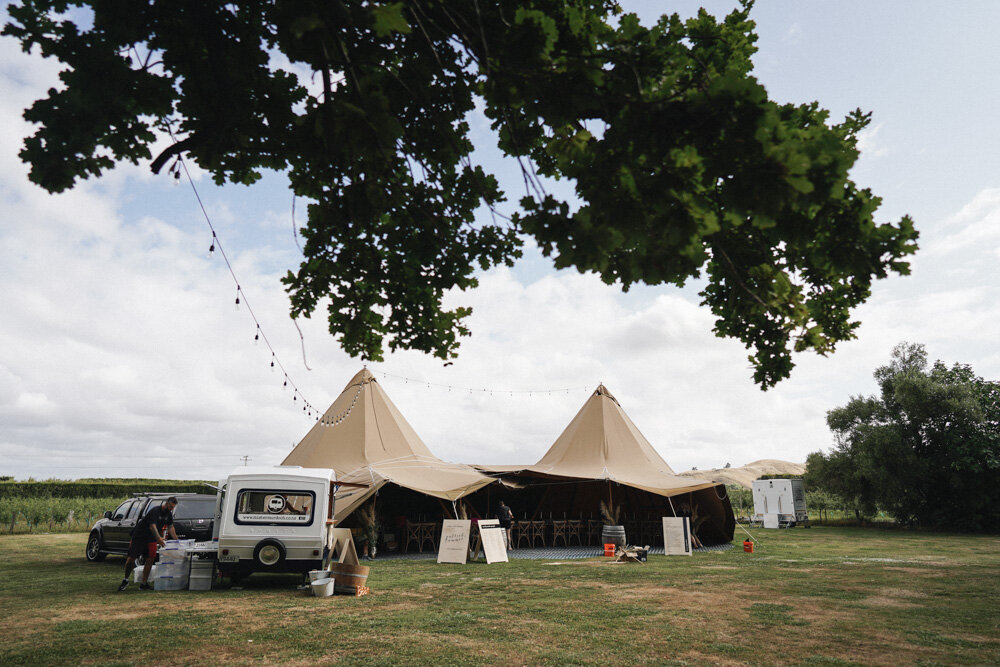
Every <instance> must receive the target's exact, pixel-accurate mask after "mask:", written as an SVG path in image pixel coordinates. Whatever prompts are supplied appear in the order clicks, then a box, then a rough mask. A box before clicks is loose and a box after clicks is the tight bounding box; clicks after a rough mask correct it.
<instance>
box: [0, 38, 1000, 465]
mask: <svg viewBox="0 0 1000 667" xmlns="http://www.w3.org/2000/svg"><path fill="white" fill-rule="evenodd" d="M794 28H795V26H792V29H790V34H791V32H793V29H794ZM56 71H57V70H56V68H55V66H54V65H53V64H52V63H46V62H43V61H41V60H40V59H38V58H31V57H27V56H24V55H23V54H20V53H19V52H18V51H17V49H16V43H15V42H13V41H12V40H0V91H3V94H2V95H0V118H2V119H3V120H4V121H5V122H3V123H0V220H3V225H0V271H2V280H3V282H2V289H0V314H2V319H0V350H3V351H4V354H3V355H0V474H12V473H13V474H17V475H19V476H26V475H29V474H31V475H35V476H42V477H45V476H50V475H55V476H63V477H82V476H97V475H136V476H138V475H157V476H169V475H175V474H177V475H180V476H192V477H205V476H208V477H217V476H220V475H223V474H224V473H225V472H226V470H227V469H228V468H229V467H231V466H232V465H235V464H236V463H237V462H238V460H239V459H238V457H239V456H241V455H244V454H247V455H250V456H251V457H252V458H253V460H254V461H255V462H258V463H276V462H278V461H280V460H281V459H282V458H283V457H284V455H285V454H286V453H287V452H288V451H289V450H290V449H291V447H292V446H293V444H294V443H295V442H297V441H298V440H299V439H300V438H301V437H302V436H303V435H304V434H305V432H306V431H307V430H308V428H309V426H310V425H311V423H310V421H309V420H307V419H305V418H303V416H302V415H301V410H300V405H301V403H300V401H294V402H293V401H292V398H291V397H292V394H291V391H290V390H287V389H286V390H283V389H282V388H281V384H282V380H283V375H282V373H281V372H280V371H272V370H271V369H270V366H269V364H270V361H271V358H270V353H269V352H268V351H267V349H266V347H265V346H264V345H263V344H261V343H258V344H257V345H256V346H255V345H254V344H253V335H254V333H255V331H254V325H253V322H252V320H251V319H250V317H249V315H248V313H247V309H246V303H244V305H243V307H242V308H241V310H240V311H238V312H237V311H236V310H235V308H234V303H233V297H234V296H235V288H234V286H233V284H232V280H231V278H230V277H229V275H228V271H227V270H226V269H225V267H224V266H223V265H222V261H221V258H220V257H218V256H216V257H215V258H213V259H209V258H207V257H206V256H205V250H206V249H207V240H208V238H209V232H207V231H206V229H205V227H204V226H203V225H202V221H201V220H200V218H199V217H198V216H200V212H199V211H198V210H197V204H196V203H195V202H194V201H193V196H192V195H191V193H190V191H189V189H188V188H187V186H186V185H184V186H183V187H179V188H169V187H167V186H166V181H167V179H165V178H162V177H161V178H158V179H153V178H151V177H150V176H149V175H148V171H147V169H146V168H145V167H144V166H137V167H132V166H128V167H121V168H119V169H116V170H115V171H114V172H112V174H110V176H109V177H108V178H106V179H102V180H101V181H96V182H84V183H82V184H80V186H79V187H77V188H76V189H74V190H72V191H70V192H67V193H64V194H60V195H49V194H47V193H45V192H44V191H42V190H41V189H39V188H37V187H34V186H32V185H30V184H28V182H27V179H26V174H27V168H26V167H25V166H24V165H23V164H22V163H21V162H20V160H19V159H18V158H17V156H16V154H17V151H18V150H19V148H20V143H21V140H22V137H23V136H24V135H25V134H27V133H29V132H30V131H31V128H30V127H29V126H28V124H27V123H25V122H24V121H23V120H20V113H21V110H22V109H23V107H24V106H25V105H27V104H30V102H31V100H33V99H34V98H35V97H37V96H38V95H40V94H42V93H44V90H45V87H46V86H49V85H52V84H53V82H54V81H55V72H56ZM893 126H894V127H895V125H893ZM880 127H881V126H876V127H874V128H872V129H871V130H869V131H867V132H866V133H864V134H863V135H862V137H861V140H862V148H863V150H865V151H866V155H874V156H878V155H886V154H890V153H892V154H895V153H897V152H898V147H894V146H892V145H891V144H890V143H889V142H888V139H885V138H883V137H881V136H880V135H878V132H879V129H880ZM882 142H885V143H884V144H883V143H882ZM873 169H874V167H873ZM195 178H196V179H198V183H199V189H200V191H201V192H202V195H203V197H204V198H205V199H206V206H207V207H208V208H209V212H210V214H211V215H212V217H213V220H215V221H216V222H217V223H218V226H219V227H220V229H221V232H220V238H221V240H222V242H223V243H224V244H225V247H226V250H227V253H229V254H230V258H231V260H232V261H233V264H234V267H235V270H236V272H237V275H238V276H239V279H240V282H241V286H242V288H243V290H244V295H245V296H244V300H245V301H247V300H249V302H250V304H251V305H252V306H253V308H254V310H255V312H257V313H258V315H259V316H260V318H261V324H262V326H263V327H264V331H265V333H266V335H267V336H268V337H269V339H270V340H271V341H272V343H273V344H274V345H275V349H276V351H277V352H278V359H279V360H280V361H281V362H282V363H284V364H285V366H286V368H287V369H288V371H289V374H290V375H291V377H292V379H293V381H294V382H296V383H297V384H298V385H299V388H300V389H301V391H302V392H303V393H304V394H305V395H306V396H307V397H308V398H309V400H310V401H312V403H313V404H314V405H316V406H317V407H319V408H321V409H322V408H325V407H326V406H327V405H328V404H329V403H330V402H331V401H332V400H333V399H334V398H335V397H336V395H337V393H338V392H339V391H340V390H341V388H342V387H343V386H344V384H345V383H346V382H347V380H348V379H349V378H350V377H351V376H352V375H353V374H354V373H355V372H356V371H357V370H358V368H359V367H360V363H359V362H356V361H353V360H350V359H348V358H346V356H345V355H344V354H343V353H342V352H341V351H340V350H339V348H338V347H337V345H336V344H335V342H334V341H333V340H332V338H331V337H330V336H329V334H328V333H327V332H326V324H325V321H324V317H323V313H318V314H317V315H316V317H315V318H313V319H310V320H303V321H302V322H301V326H302V329H303V332H304V334H305V341H306V355H307V356H308V359H309V363H310V366H312V367H313V368H315V369H316V370H314V371H312V372H309V371H306V370H305V368H304V364H303V361H302V351H301V349H300V346H299V338H298V334H297V332H296V330H295V328H294V326H293V325H292V324H291V323H290V322H288V320H287V317H286V315H287V312H288V303H287V297H286V295H285V293H284V291H283V289H282V286H281V285H280V283H279V282H278V274H279V270H278V269H279V267H282V266H284V267H288V266H292V265H293V263H294V262H295V251H294V246H293V244H292V241H291V239H290V232H289V231H288V228H289V226H290V223H289V221H288V220H289V219H288V217H287V213H286V211H287V208H288V205H289V198H288V197H287V196H285V195H282V196H281V199H280V201H276V202H271V203H263V204H262V205H260V206H257V207H255V208H256V210H255V211H253V212H252V214H251V215H247V214H246V213H245V210H244V209H245V207H243V208H241V207H240V206H239V204H241V203H242V202H241V201H240V200H239V199H237V197H242V196H255V195H252V194H246V193H248V192H250V191H240V193H238V194H234V193H233V190H217V189H215V188H214V187H213V186H212V185H211V183H210V179H207V178H205V176H204V174H200V173H196V174H195ZM993 186H994V187H992V188H987V189H984V190H983V191H982V192H980V193H979V194H978V195H977V196H976V197H974V198H972V199H971V200H970V201H969V202H957V203H954V204H953V205H952V208H953V210H956V211H957V213H955V215H953V216H952V217H951V218H949V219H948V220H947V221H946V223H944V224H935V222H934V221H933V220H929V221H927V222H926V224H924V225H923V226H922V231H923V234H924V236H923V238H922V239H921V245H922V249H921V251H920V253H919V254H918V255H917V257H916V258H915V260H914V272H913V275H912V276H911V277H908V278H901V277H893V278H891V279H890V280H888V281H880V282H878V283H876V285H875V288H874V293H873V296H872V298H871V300H870V301H869V302H868V303H867V304H866V305H864V306H863V307H862V308H860V309H859V311H858V317H859V318H860V319H861V321H862V322H863V323H864V324H863V325H862V327H861V328H860V329H859V332H858V335H859V339H858V340H857V341H851V342H847V343H844V344H842V345H841V346H840V348H839V349H838V351H837V353H836V354H834V355H831V356H830V357H828V358H822V357H817V356H814V355H803V356H800V357H798V358H797V362H798V367H797V368H796V369H795V371H794V372H793V376H792V378H791V379H790V380H788V381H785V382H783V383H781V384H780V385H779V386H778V387H776V388H775V389H773V390H771V391H768V392H766V393H765V392H761V391H759V390H758V389H757V388H756V387H755V386H754V385H753V383H752V382H751V380H750V376H751V372H752V371H751V370H750V369H749V368H748V362H747V361H746V355H747V351H746V350H744V349H743V348H742V346H741V345H740V344H739V343H737V342H734V341H731V340H722V339H718V338H716V337H715V336H714V335H713V334H712V333H711V328H712V320H713V318H712V316H711V315H710V314H709V313H708V312H707V311H705V310H704V309H702V308H700V307H698V306H697V303H696V301H697V298H696V297H692V296H690V295H689V294H688V293H687V292H685V291H680V290H674V289H669V288H665V289H663V290H658V291H653V290H648V291H644V292H643V295H644V296H641V297H635V296H631V297H622V296H621V295H620V293H619V292H618V291H617V290H616V289H615V288H611V287H608V286H606V285H604V284H603V283H601V282H600V281H599V280H598V279H597V278H595V277H594V276H588V275H580V274H577V273H575V272H571V271H565V272H558V273H555V272H553V271H551V270H550V268H549V266H550V264H549V262H548V260H545V259H542V258H540V257H539V256H538V254H537V251H535V250H533V249H531V248H529V249H527V253H528V257H527V258H526V262H527V268H526V267H525V266H522V267H520V268H519V269H518V271H516V272H513V271H509V270H507V269H503V268H500V269H495V270H493V271H490V272H488V273H487V274H485V275H484V276H482V280H481V286H480V288H479V289H477V290H475V291H472V292H469V293H466V294H455V295H450V296H449V303H451V304H452V305H457V304H469V305H472V306H473V307H474V308H475V312H474V315H473V316H472V317H471V318H470V321H469V323H468V324H469V326H470V328H471V329H472V332H473V336H472V337H471V338H469V339H466V340H465V342H464V343H463V346H462V350H461V356H460V358H459V359H458V360H456V361H455V363H454V364H453V365H451V366H447V367H445V366H443V365H442V362H441V361H440V360H437V359H431V358H428V357H426V356H422V355H418V354H415V353H400V354H395V355H392V356H391V357H390V358H389V359H388V360H387V361H386V363H384V364H380V365H378V366H377V367H375V370H385V371H387V372H389V373H392V374H394V375H402V376H407V377H411V378H421V379H424V380H427V381H430V382H433V383H438V384H445V385H451V386H452V387H454V388H453V389H451V390H450V391H449V390H448V389H447V388H441V387H434V386H431V387H428V386H427V385H426V384H420V383H415V382H405V381H403V380H399V379H395V378H393V377H381V376H380V382H382V384H383V386H384V387H385V388H386V390H387V391H388V392H389V394H390V396H391V397H392V398H393V400H394V401H395V402H396V404H397V405H398V407H399V408H400V410H401V411H402V413H403V414H404V415H405V416H406V417H407V418H408V419H409V421H410V422H411V423H412V424H413V425H414V427H415V428H416V430H417V432H418V433H420V434H421V436H422V437H423V438H424V440H425V441H426V442H427V443H428V445H429V446H430V447H431V449H432V450H433V451H435V452H436V453H437V454H439V455H440V456H442V457H443V458H446V459H450V460H458V461H470V462H487V463H521V462H533V461H535V460H537V459H538V458H539V457H540V456H541V455H542V453H544V451H545V449H546V448H547V447H548V446H549V445H550V444H551V443H552V442H553V441H554V440H555V438H556V437H557V436H558V435H559V433H560V432H561V431H562V429H563V428H564V427H565V425H566V424H567V423H568V422H569V421H570V420H571V419H572V418H573V416H574V415H575V414H576V412H577V411H578V410H579V408H580V406H581V405H582V404H583V402H584V401H585V400H586V398H587V397H588V396H589V394H590V392H591V391H593V389H594V387H595V386H596V385H597V383H598V382H604V383H605V384H606V385H607V386H608V388H609V389H610V390H611V392H612V393H613V394H615V396H616V397H617V398H618V399H619V400H620V401H621V403H622V405H623V406H624V408H625V410H626V411H627V412H628V413H629V415H631V417H632V419H633V421H634V422H635V423H636V425H637V426H638V427H639V429H640V430H641V431H642V432H643V433H644V434H645V435H646V436H647V438H649V440H650V441H651V442H652V443H653V444H654V445H655V446H656V447H657V448H658V449H659V450H660V452H661V453H662V454H663V455H664V457H665V458H666V460H667V461H668V463H670V464H671V465H672V466H673V467H674V468H675V469H678V470H683V469H688V468H690V467H692V466H698V467H699V468H708V467H715V466H720V465H723V464H724V463H726V462H730V463H732V464H733V465H740V464H742V463H746V462H749V461H751V460H755V459H760V458H781V459H788V460H795V461H802V460H804V458H805V455H806V454H807V453H808V452H810V451H814V450H816V449H820V448H825V447H828V446H829V445H830V442H831V441H830V435H829V433H828V431H827V429H826V426H825V423H824V417H825V414H826V411H827V410H829V409H831V408H833V407H836V406H838V405H842V404H843V403H845V402H846V400H847V399H848V397H849V396H851V395H855V394H864V393H871V392H873V391H874V389H875V387H874V382H873V381H872V379H871V372H872V370H873V369H874V368H875V367H876V366H878V365H880V364H883V363H885V362H886V361H887V359H888V355H889V351H890V349H891V348H892V346H893V345H895V344H896V343H898V342H899V341H901V340H909V341H912V342H922V343H925V344H927V346H928V351H929V353H930V356H931V357H932V358H938V357H940V358H943V359H945V360H946V361H948V362H953V361H962V362H967V363H971V364H972V365H973V368H974V369H975V370H976V371H977V372H978V373H980V374H983V375H986V376H987V377H994V378H996V377H1000V352H998V351H997V349H996V343H995V337H996V334H995V332H996V331H998V330H1000V305H998V304H1000V300H998V299H997V298H996V285H997V284H998V283H1000V280H998V278H1000V276H998V275H997V269H996V267H997V266H998V264H997V259H998V258H997V248H998V247H1000V244H998V243H997V241H1000V239H998V238H997V236H998V232H997V230H998V229H1000V188H997V187H996V184H995V183H994V184H993ZM255 192H256V191H255ZM945 194H946V193H945ZM168 197H169V201H170V202H175V203H174V205H173V206H165V207H160V208H158V209H156V211H155V213H154V212H153V211H152V210H151V207H150V210H146V209H145V207H143V206H141V204H142V203H143V202H144V201H146V200H147V199H150V200H151V199H159V200H164V199H167V198H168ZM130 200H132V201H138V202H139V203H140V205H138V206H135V205H126V204H125V203H126V202H127V201H130ZM137 209H138V210H140V211H141V212H140V213H139V214H136V213H135V212H134V211H135V210H137ZM275 211H277V212H275ZM919 213H920V212H919V211H914V214H915V216H916V217H917V218H918V219H923V218H921V217H920V216H919ZM299 215H300V222H301V220H303V219H304V215H305V211H304V210H302V211H301V213H300V214H299ZM269 234H270V235H269ZM282 234H283V235H284V236H283V237H282V238H283V241H282V242H281V243H275V242H274V241H273V239H274V238H277V236H278V235H282ZM651 295H652V296H651ZM484 388H485V389H487V390H492V395H491V392H490V391H485V392H484V391H482V390H483V389H484ZM470 389H472V391H470ZM549 389H562V391H554V392H551V393H550V392H549V391H547V390H549ZM566 390H569V391H566ZM528 391H530V392H532V393H531V394H530V395H529V394H527V393H521V392H528ZM511 392H515V393H514V394H513V395H511ZM300 400H301V399H300Z"/></svg>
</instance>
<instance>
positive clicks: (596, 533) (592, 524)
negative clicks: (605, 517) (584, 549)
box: [587, 519, 604, 546]
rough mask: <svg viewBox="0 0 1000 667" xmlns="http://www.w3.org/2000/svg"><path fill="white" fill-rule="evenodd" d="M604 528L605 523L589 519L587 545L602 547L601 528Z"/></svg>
mask: <svg viewBox="0 0 1000 667" xmlns="http://www.w3.org/2000/svg"><path fill="white" fill-rule="evenodd" d="M603 526H604V522H603V521H599V520H597V519H587V544H590V545H593V544H596V545H597V546H600V540H601V528H602V527H603Z"/></svg>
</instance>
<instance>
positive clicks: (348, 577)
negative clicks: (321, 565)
mask: <svg viewBox="0 0 1000 667" xmlns="http://www.w3.org/2000/svg"><path fill="white" fill-rule="evenodd" d="M370 569H371V568H369V567H368V566H367V565H348V564H346V563H333V564H332V565H331V566H330V576H331V577H333V581H334V583H333V588H334V590H335V591H336V592H338V593H347V594H348V595H354V594H355V593H356V591H357V589H358V586H364V585H365V584H367V583H368V572H369V570H370Z"/></svg>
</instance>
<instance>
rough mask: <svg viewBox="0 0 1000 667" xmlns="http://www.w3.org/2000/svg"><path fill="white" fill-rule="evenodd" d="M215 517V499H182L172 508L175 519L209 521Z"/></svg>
mask: <svg viewBox="0 0 1000 667" xmlns="http://www.w3.org/2000/svg"><path fill="white" fill-rule="evenodd" d="M214 516H215V498H205V499H191V500H188V499H182V500H181V501H180V502H179V503H177V507H175V508H174V518H175V519H211V518H213V517H214Z"/></svg>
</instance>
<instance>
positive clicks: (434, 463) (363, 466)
mask: <svg viewBox="0 0 1000 667" xmlns="http://www.w3.org/2000/svg"><path fill="white" fill-rule="evenodd" d="M282 464H283V465H299V466H303V467H310V468H333V469H334V470H335V471H336V473H337V479H338V480H339V481H341V482H355V483H360V484H368V485H369V486H368V488H367V489H365V490H363V491H354V492H343V493H341V494H339V495H338V498H342V499H341V500H338V502H337V505H336V514H335V518H336V519H337V520H340V519H342V518H344V517H346V516H347V515H349V514H350V513H351V512H353V511H354V510H355V509H356V508H357V507H358V506H359V505H361V503H363V502H364V501H365V500H367V499H368V498H369V497H371V496H372V495H373V494H374V493H375V492H376V491H378V489H379V488H381V487H382V486H383V485H385V484H387V483H392V484H395V485H397V486H400V487H403V488H405V489H409V490H411V491H415V492H417V493H420V494H424V495H427V496H433V497H435V498H439V499H441V500H445V501H454V500H458V499H459V498H461V497H463V496H465V495H468V494H470V493H472V492H473V491H476V490H477V489H479V488H481V487H483V486H485V485H487V484H489V483H491V482H493V481H495V480H493V479H492V478H490V477H487V476H485V475H483V474H481V473H480V472H478V471H476V470H475V469H474V468H472V467H471V466H467V465H462V464H457V463H448V462H446V461H442V460H441V459H439V458H437V457H436V456H434V455H433V454H432V453H431V451H430V450H429V449H428V448H427V445H425V444H424V443H423V441H422V440H421V439H420V437H419V436H418V435H417V434H416V432H415V431H414V430H413V428H412V427H411V426H410V425H409V424H408V423H407V421H406V419H405V418H404V417H403V415H402V414H400V412H399V410H398V409H397V408H396V406H395V405H393V403H392V401H391V400H389V397H388V395H386V393H385V391H384V390H383V389H382V387H381V386H380V385H379V383H378V381H377V380H376V379H375V377H374V376H373V375H372V374H371V373H370V372H369V371H368V370H367V369H365V370H362V371H361V372H359V373H358V374H357V375H355V376H354V377H353V378H352V379H351V381H350V382H348V383H347V386H346V387H344V390H343V391H342V392H341V393H340V396H338V397H337V399H336V400H335V401H334V402H333V404H332V405H331V406H330V407H329V409H327V411H326V412H325V413H323V415H322V416H321V417H320V419H319V421H318V422H317V423H316V425H315V426H314V427H313V428H312V429H311V430H310V431H309V433H307V434H306V436H305V437H304V438H302V441H301V442H300V443H299V444H298V445H296V447H295V448H294V449H293V450H292V451H291V453H290V454H289V455H288V456H287V457H285V460H284V461H282Z"/></svg>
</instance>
